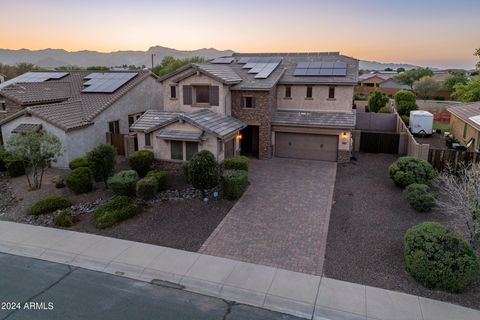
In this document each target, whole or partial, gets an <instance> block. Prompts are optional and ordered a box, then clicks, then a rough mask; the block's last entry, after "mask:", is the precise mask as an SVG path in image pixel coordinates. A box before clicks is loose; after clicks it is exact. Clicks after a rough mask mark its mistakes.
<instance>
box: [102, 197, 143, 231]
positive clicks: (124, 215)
mask: <svg viewBox="0 0 480 320" xmlns="http://www.w3.org/2000/svg"><path fill="white" fill-rule="evenodd" d="M137 213H138V205H136V204H135V203H133V202H132V199H130V198H129V197H126V196H115V197H113V198H112V199H110V200H109V201H108V202H106V203H104V204H102V205H101V206H100V207H98V209H97V211H96V212H95V226H96V227H97V228H100V229H104V228H109V227H111V226H113V225H114V224H115V223H117V222H120V221H123V220H126V219H128V218H131V217H133V216H135V215H136V214H137Z"/></svg>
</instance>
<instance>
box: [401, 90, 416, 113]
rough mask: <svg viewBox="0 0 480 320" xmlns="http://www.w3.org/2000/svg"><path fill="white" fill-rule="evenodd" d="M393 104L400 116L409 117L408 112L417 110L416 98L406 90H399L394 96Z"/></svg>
mask: <svg viewBox="0 0 480 320" xmlns="http://www.w3.org/2000/svg"><path fill="white" fill-rule="evenodd" d="M395 103H396V105H397V111H398V113H399V114H400V115H409V114H410V111H412V110H417V109H418V107H417V97H416V96H415V93H413V92H411V91H408V90H400V91H398V92H397V93H396V94H395Z"/></svg>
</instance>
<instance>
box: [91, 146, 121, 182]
mask: <svg viewBox="0 0 480 320" xmlns="http://www.w3.org/2000/svg"><path fill="white" fill-rule="evenodd" d="M116 155H117V151H116V149H115V147H114V146H112V145H110V144H101V145H99V146H97V147H95V148H93V149H92V150H90V151H89V152H88V153H87V159H88V166H89V168H90V170H92V175H93V178H94V179H95V181H97V182H100V181H103V182H104V183H105V185H107V180H108V178H109V177H111V176H112V175H113V169H114V168H115V163H116V160H115V157H116Z"/></svg>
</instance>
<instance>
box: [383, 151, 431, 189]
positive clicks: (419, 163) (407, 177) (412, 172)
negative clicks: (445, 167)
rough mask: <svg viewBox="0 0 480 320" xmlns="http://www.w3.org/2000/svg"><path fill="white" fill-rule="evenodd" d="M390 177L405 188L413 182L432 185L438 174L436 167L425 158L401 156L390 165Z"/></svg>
mask: <svg viewBox="0 0 480 320" xmlns="http://www.w3.org/2000/svg"><path fill="white" fill-rule="evenodd" d="M388 172H389V174H390V178H392V180H393V182H395V184H396V185H397V186H399V187H402V188H405V187H406V186H408V185H410V184H412V183H420V184H426V185H428V186H429V185H431V183H432V180H433V179H434V178H435V177H436V176H437V173H436V172H435V169H434V168H433V167H432V165H431V164H430V163H428V162H427V161H425V160H420V159H417V158H414V157H401V158H398V160H397V161H395V162H394V163H392V164H391V165H390V167H388Z"/></svg>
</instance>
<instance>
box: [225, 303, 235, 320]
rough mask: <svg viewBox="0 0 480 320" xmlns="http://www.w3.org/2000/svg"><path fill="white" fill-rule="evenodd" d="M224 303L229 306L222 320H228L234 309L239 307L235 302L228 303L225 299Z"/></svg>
mask: <svg viewBox="0 0 480 320" xmlns="http://www.w3.org/2000/svg"><path fill="white" fill-rule="evenodd" d="M222 301H223V302H225V303H226V304H227V310H226V311H225V314H224V315H223V318H222V320H227V317H228V315H229V314H230V312H232V307H233V306H235V305H237V303H236V302H235V301H228V300H225V299H222Z"/></svg>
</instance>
